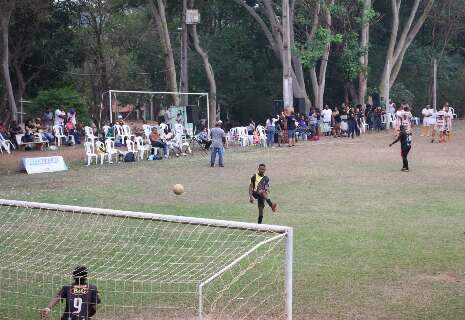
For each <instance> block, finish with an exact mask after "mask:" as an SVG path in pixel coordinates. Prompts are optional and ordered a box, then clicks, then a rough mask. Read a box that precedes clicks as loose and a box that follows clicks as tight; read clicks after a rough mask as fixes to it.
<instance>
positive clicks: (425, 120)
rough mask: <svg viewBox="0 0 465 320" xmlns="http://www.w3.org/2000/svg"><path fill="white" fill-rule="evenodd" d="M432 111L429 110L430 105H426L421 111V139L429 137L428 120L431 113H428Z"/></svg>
mask: <svg viewBox="0 0 465 320" xmlns="http://www.w3.org/2000/svg"><path fill="white" fill-rule="evenodd" d="M430 110H433V109H431V106H430V105H427V106H426V107H424V108H423V110H421V115H422V116H423V126H422V127H421V134H420V136H421V137H425V136H426V137H429V126H430V119H431V116H432V115H433V112H432V111H430Z"/></svg>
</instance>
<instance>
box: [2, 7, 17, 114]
mask: <svg viewBox="0 0 465 320" xmlns="http://www.w3.org/2000/svg"><path fill="white" fill-rule="evenodd" d="M0 8H2V10H1V11H0V30H1V34H2V47H1V48H2V73H3V79H4V81H5V87H6V92H7V97H8V105H9V111H10V117H11V118H12V119H13V120H18V110H17V108H16V102H15V95H14V92H13V86H12V84H11V77H10V57H9V51H10V50H9V27H10V19H11V15H12V14H13V12H14V10H15V8H16V1H15V0H0Z"/></svg>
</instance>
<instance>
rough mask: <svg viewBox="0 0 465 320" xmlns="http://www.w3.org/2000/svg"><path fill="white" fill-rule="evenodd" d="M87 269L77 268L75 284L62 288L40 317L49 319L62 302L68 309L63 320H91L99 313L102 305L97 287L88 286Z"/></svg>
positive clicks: (74, 272) (41, 312)
mask: <svg viewBox="0 0 465 320" xmlns="http://www.w3.org/2000/svg"><path fill="white" fill-rule="evenodd" d="M87 274H88V272H87V268H86V267H84V266H80V267H76V269H74V271H73V279H74V284H72V285H66V286H63V288H61V290H60V291H59V292H58V293H57V295H56V296H55V297H53V298H52V299H51V300H50V302H49V303H48V306H47V308H45V309H42V310H40V316H41V317H42V318H47V317H48V316H49V315H50V312H51V310H52V308H53V307H54V306H55V305H56V304H58V303H59V302H60V301H65V303H66V307H65V312H64V313H63V316H62V317H61V320H89V319H91V318H92V316H94V315H95V313H96V311H97V304H99V303H100V298H99V296H98V291H97V287H96V286H94V285H91V284H87Z"/></svg>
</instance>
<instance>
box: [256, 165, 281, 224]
mask: <svg viewBox="0 0 465 320" xmlns="http://www.w3.org/2000/svg"><path fill="white" fill-rule="evenodd" d="M265 171H266V166H265V165H264V164H263V163H262V164H260V165H259V166H258V173H256V174H254V175H253V176H252V178H251V179H250V185H249V197H250V203H253V201H254V198H255V199H257V202H258V223H262V221H263V210H264V209H265V201H266V203H268V205H269V206H270V208H271V210H272V211H273V212H276V209H277V207H278V205H277V204H276V203H273V202H271V200H270V198H269V194H270V179H269V178H268V177H267V176H265Z"/></svg>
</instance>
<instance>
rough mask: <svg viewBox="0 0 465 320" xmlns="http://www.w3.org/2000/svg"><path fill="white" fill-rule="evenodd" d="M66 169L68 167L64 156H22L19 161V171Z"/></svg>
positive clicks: (38, 171)
mask: <svg viewBox="0 0 465 320" xmlns="http://www.w3.org/2000/svg"><path fill="white" fill-rule="evenodd" d="M66 170H68V167H67V166H66V164H65V161H64V160H63V157H62V156H55V157H37V158H22V159H21V161H20V163H19V171H26V172H27V173H28V174H34V173H44V172H57V171H66Z"/></svg>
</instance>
